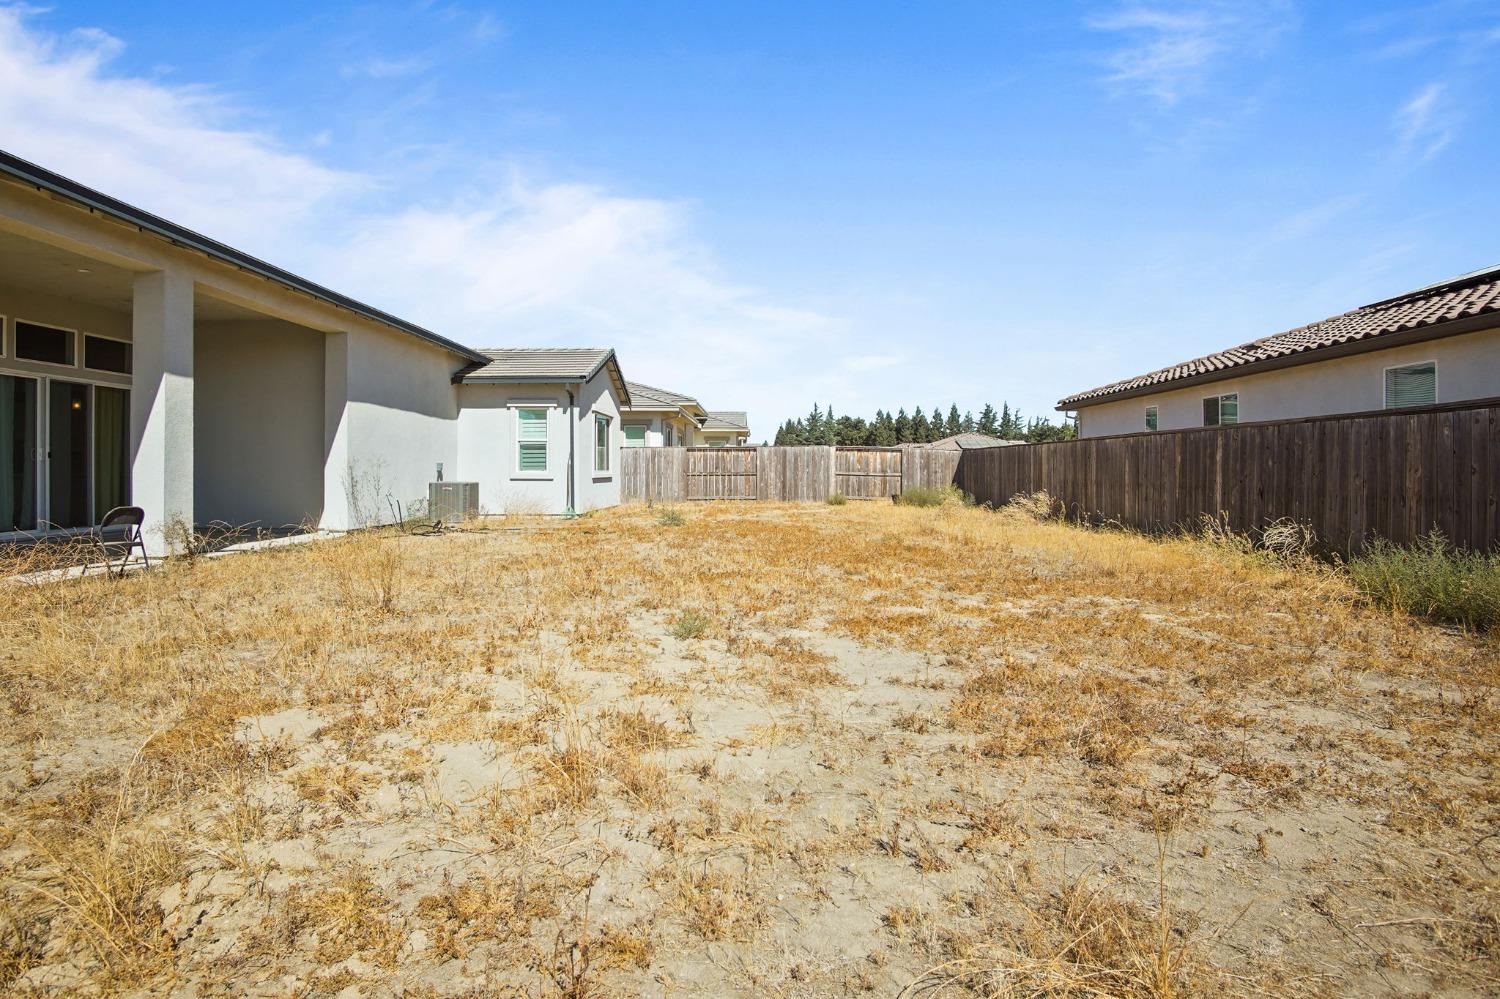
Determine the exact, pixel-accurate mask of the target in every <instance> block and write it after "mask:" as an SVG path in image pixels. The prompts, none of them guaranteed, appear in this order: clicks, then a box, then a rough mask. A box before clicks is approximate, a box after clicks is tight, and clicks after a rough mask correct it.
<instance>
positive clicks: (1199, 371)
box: [1057, 267, 1500, 437]
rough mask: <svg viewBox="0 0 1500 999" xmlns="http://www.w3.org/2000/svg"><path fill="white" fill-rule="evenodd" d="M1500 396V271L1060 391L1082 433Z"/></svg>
mask: <svg viewBox="0 0 1500 999" xmlns="http://www.w3.org/2000/svg"><path fill="white" fill-rule="evenodd" d="M1497 396H1500V267H1492V268H1489V269H1487V270H1484V271H1476V272H1474V273H1472V274H1465V275H1462V276H1460V277H1456V278H1453V279H1452V280H1449V281H1443V282H1440V283H1438V284H1434V285H1429V286H1427V287H1425V288H1418V289H1417V290H1415V291H1409V292H1407V293H1405V294H1403V295H1398V296H1396V297H1395V298H1390V299H1386V300H1385V301H1381V302H1376V303H1374V304H1372V305H1366V306H1363V307H1362V308H1358V309H1355V310H1354V311H1352V312H1346V313H1344V314H1343V315H1340V316H1334V317H1333V318H1331V319H1325V320H1323V321H1322V322H1319V323H1313V324H1312V325H1310V326H1303V327H1300V328H1298V329H1294V330H1288V331H1287V332H1285V333H1277V334H1275V335H1274V336H1268V337H1265V338H1263V339H1260V340H1254V341H1252V342H1250V343H1246V344H1242V345H1240V346H1238V347H1231V348H1229V349H1228V350H1224V351H1220V352H1219V353H1217V354H1209V355H1207V356H1205V357H1200V358H1196V359H1194V360H1191V361H1185V362H1183V363H1182V364H1175V365H1173V366H1171V367H1168V368H1162V369H1161V370H1159V371H1153V372H1151V373H1149V374H1145V375H1140V376H1137V377H1135V378H1128V379H1126V380H1124V381H1119V382H1115V383H1113V384H1110V385H1105V386H1103V387H1101V388H1096V389H1090V390H1089V391H1087V392H1080V393H1078V394H1077V395H1071V396H1068V397H1067V398H1066V399H1063V400H1061V401H1060V402H1059V403H1058V404H1057V408H1058V409H1059V410H1065V411H1066V410H1076V411H1077V413H1078V433H1079V436H1081V437H1100V436H1104V435H1108V434H1128V433H1136V432H1140V431H1151V430H1180V429H1183V428H1188V427H1203V426H1216V425H1224V424H1231V423H1246V422H1250V421H1260V420H1283V419H1295V418H1299V417H1308V416H1328V415H1334V414H1339V413H1360V412H1369V411H1373V410H1379V409H1394V408H1403V407H1410V406H1427V405H1435V404H1438V403H1450V402H1462V401H1465V400H1469V399H1488V398H1494V397H1497Z"/></svg>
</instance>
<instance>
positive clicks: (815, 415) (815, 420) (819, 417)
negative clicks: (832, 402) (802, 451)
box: [802, 403, 823, 444]
mask: <svg viewBox="0 0 1500 999" xmlns="http://www.w3.org/2000/svg"><path fill="white" fill-rule="evenodd" d="M802 443H803V444H821V443H823V411H822V410H821V409H819V408H818V404H817V403H813V408H812V412H811V413H808V414H807V421H806V422H805V424H804V425H803V431H802Z"/></svg>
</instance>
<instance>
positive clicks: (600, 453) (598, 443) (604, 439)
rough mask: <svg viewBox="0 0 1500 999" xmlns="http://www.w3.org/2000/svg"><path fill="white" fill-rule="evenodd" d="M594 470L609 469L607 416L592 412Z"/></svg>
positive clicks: (602, 470)
mask: <svg viewBox="0 0 1500 999" xmlns="http://www.w3.org/2000/svg"><path fill="white" fill-rule="evenodd" d="M594 471H596V472H607V471H609V417H607V416H605V415H604V414H603V413H595V414H594Z"/></svg>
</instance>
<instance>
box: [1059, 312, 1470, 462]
mask: <svg viewBox="0 0 1500 999" xmlns="http://www.w3.org/2000/svg"><path fill="white" fill-rule="evenodd" d="M1420 361H1436V362H1437V400H1438V402H1462V401H1463V400H1465V399H1483V398H1489V397H1493V396H1500V328H1495V329H1488V330H1482V331H1479V332H1476V333H1465V334H1461V335H1458V336H1450V337H1444V338H1443V339H1440V340H1429V341H1428V342H1426V343H1418V344H1411V345H1409V346H1404V347H1392V348H1389V349H1387V350H1376V351H1370V352H1368V353H1364V354H1353V355H1350V356H1348V357H1338V358H1334V359H1332V360H1329V361H1318V362H1314V363H1311V364H1300V365H1296V366H1295V367H1290V368H1281V369H1279V370H1276V371H1267V372H1263V373H1261V374H1255V375H1247V376H1244V377H1241V378H1226V379H1223V380H1222V381H1216V382H1206V383H1203V384H1201V385H1192V386H1189V387H1187V388H1183V389H1176V390H1173V391H1169V392H1158V393H1156V394H1154V395H1145V396H1136V397H1135V398H1132V399H1122V400H1120V401H1118V402H1107V403H1103V404H1101V405H1098V406H1086V407H1084V408H1082V409H1080V410H1079V411H1078V416H1079V433H1080V435H1081V436H1084V437H1105V436H1109V435H1111V434H1133V433H1139V432H1141V431H1143V430H1145V429H1146V422H1145V421H1146V407H1147V406H1153V405H1154V406H1156V407H1157V421H1158V422H1157V429H1158V430H1182V429H1187V428H1190V427H1201V426H1202V425H1203V400H1204V399H1205V398H1207V397H1208V396H1215V395H1223V394H1226V393H1230V392H1236V393H1238V394H1239V405H1240V412H1239V418H1240V422H1241V423H1249V422H1252V421H1261V420H1287V419H1297V418H1300V417H1305V416H1330V415H1334V414H1337V413H1359V412H1366V411H1369V410H1376V409H1381V408H1383V407H1384V406H1385V369H1386V368H1389V367H1394V366H1396V365H1401V364H1412V363H1416V362H1420Z"/></svg>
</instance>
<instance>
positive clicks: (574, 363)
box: [453, 347, 630, 405]
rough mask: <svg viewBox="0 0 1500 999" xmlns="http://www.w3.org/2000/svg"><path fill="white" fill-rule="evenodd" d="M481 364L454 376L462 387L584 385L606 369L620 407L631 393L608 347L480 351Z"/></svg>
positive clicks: (627, 402)
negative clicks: (583, 383) (557, 383)
mask: <svg viewBox="0 0 1500 999" xmlns="http://www.w3.org/2000/svg"><path fill="white" fill-rule="evenodd" d="M479 353H480V354H481V355H483V356H484V358H485V361H484V363H482V364H479V363H476V364H471V365H469V366H468V367H466V368H464V369H463V370H462V371H460V372H458V374H456V375H454V376H453V381H454V382H455V383H463V384H465V385H485V384H490V385H528V384H529V385H535V384H545V383H552V382H586V381H588V380H589V379H591V378H593V377H594V376H595V375H596V374H598V373H599V371H600V369H602V368H608V369H609V373H610V380H611V381H613V382H614V383H615V392H616V394H617V395H618V396H619V398H620V402H621V404H622V405H629V404H630V390H629V389H628V388H627V387H626V385H627V383H626V381H625V376H624V375H623V374H622V373H621V372H620V363H619V361H618V360H617V359H616V358H615V352H614V350H613V349H611V348H609V347H503V348H497V349H493V350H481V351H479Z"/></svg>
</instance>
